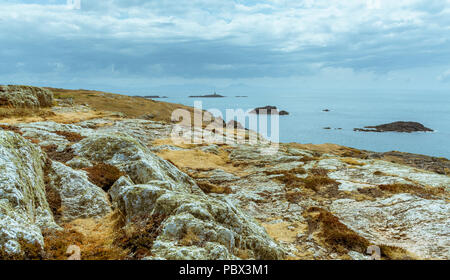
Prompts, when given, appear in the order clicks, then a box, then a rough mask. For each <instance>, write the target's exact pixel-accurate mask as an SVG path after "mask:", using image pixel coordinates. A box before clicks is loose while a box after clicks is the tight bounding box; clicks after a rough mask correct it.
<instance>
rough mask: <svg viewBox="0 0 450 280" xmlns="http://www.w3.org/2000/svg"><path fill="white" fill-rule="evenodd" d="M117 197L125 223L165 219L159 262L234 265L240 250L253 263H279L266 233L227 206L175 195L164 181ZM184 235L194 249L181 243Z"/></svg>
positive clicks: (198, 197) (157, 249)
mask: <svg viewBox="0 0 450 280" xmlns="http://www.w3.org/2000/svg"><path fill="white" fill-rule="evenodd" d="M117 193H118V195H117V196H116V203H117V205H118V207H119V209H120V210H121V211H122V213H124V214H125V215H126V218H127V221H128V222H129V223H131V222H132V221H133V219H135V218H139V219H142V217H146V216H147V217H149V216H151V215H154V214H159V215H161V214H162V215H165V216H166V217H167V219H166V220H165V221H164V222H163V223H162V225H161V233H160V234H159V236H158V237H157V239H156V241H155V242H154V245H153V248H152V253H153V254H155V256H156V257H158V258H163V259H177V260H181V259H201V260H210V259H236V258H237V256H236V254H238V252H239V250H247V252H248V253H249V255H250V257H252V258H255V259H280V258H282V257H283V254H284V253H283V251H282V249H281V248H280V247H279V246H278V245H277V244H276V243H275V242H274V241H273V240H272V239H271V238H270V237H269V236H268V235H267V233H266V232H265V230H264V229H263V228H262V227H261V226H259V225H258V224H257V223H256V222H255V221H254V220H253V219H252V218H250V217H249V216H246V215H245V214H243V213H242V212H241V211H240V210H238V209H237V208H236V207H234V206H233V205H232V204H231V203H229V202H227V201H226V200H219V199H215V198H212V197H209V196H206V195H196V194H191V193H186V192H182V191H173V190H172V187H171V186H170V185H169V184H167V183H166V182H162V181H152V182H149V183H148V184H146V185H134V186H124V187H121V188H120V190H118V192H117ZM187 233H191V234H192V235H194V236H195V237H196V242H195V243H193V244H186V243H185V242H183V239H184V238H185V237H186V234H187Z"/></svg>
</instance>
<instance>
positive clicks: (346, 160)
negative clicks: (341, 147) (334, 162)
mask: <svg viewBox="0 0 450 280" xmlns="http://www.w3.org/2000/svg"><path fill="white" fill-rule="evenodd" d="M340 160H341V161H342V162H343V163H346V164H350V165H354V166H364V165H366V164H365V163H362V162H359V161H357V160H356V159H354V158H341V159H340Z"/></svg>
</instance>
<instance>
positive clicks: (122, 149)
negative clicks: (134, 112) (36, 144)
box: [73, 134, 202, 193]
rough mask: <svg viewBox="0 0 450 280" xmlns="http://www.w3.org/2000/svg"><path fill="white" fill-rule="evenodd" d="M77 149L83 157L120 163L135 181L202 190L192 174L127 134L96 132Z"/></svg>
mask: <svg viewBox="0 0 450 280" xmlns="http://www.w3.org/2000/svg"><path fill="white" fill-rule="evenodd" d="M73 149H74V150H75V153H76V154H77V155H78V156H80V157H85V158H87V159H89V160H91V161H96V162H104V163H107V164H110V165H114V166H116V167H117V168H119V169H120V170H122V171H123V172H125V173H127V174H128V175H129V176H130V178H131V180H133V182H134V183H135V184H146V183H148V182H150V181H153V180H160V181H164V182H167V183H168V184H170V186H171V188H172V189H173V190H178V191H187V192H193V193H202V191H201V190H200V189H199V188H198V186H197V185H196V184H195V182H194V181H193V180H192V179H191V178H190V177H189V176H187V175H186V174H184V173H183V172H181V171H179V170H178V169H177V168H176V167H175V166H173V165H172V164H170V163H169V162H168V161H165V160H163V159H161V158H159V157H158V156H156V155H154V154H153V153H152V152H150V151H149V150H148V148H146V147H145V146H143V145H142V144H140V143H139V142H138V141H137V140H135V139H134V138H132V137H129V136H127V135H110V134H102V135H94V136H91V137H88V138H86V139H84V140H82V141H81V142H79V143H77V144H75V145H73Z"/></svg>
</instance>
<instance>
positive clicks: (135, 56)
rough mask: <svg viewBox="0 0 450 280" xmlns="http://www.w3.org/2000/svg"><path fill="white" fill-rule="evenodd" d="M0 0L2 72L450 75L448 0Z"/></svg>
mask: <svg viewBox="0 0 450 280" xmlns="http://www.w3.org/2000/svg"><path fill="white" fill-rule="evenodd" d="M66 2H67V1H65V0H61V1H57V0H54V1H50V0H47V1H31V0H28V1H25V0H24V1H5V0H0V43H1V47H0V84H5V83H7V84H10V83H20V84H34V85H42V86H44V85H48V86H57V87H66V88H92V89H101V90H111V91H115V92H129V93H133V94H134V93H147V92H149V91H151V92H161V93H169V92H170V91H180V92H192V91H199V90H201V91H208V90H210V89H211V88H212V87H217V88H219V89H221V90H227V89H228V90H231V89H232V90H233V91H235V92H245V91H257V90H262V89H264V90H268V91H270V90H275V89H281V90H286V91H292V92H296V91H297V90H298V89H301V88H305V87H306V88H316V87H317V88H362V89H364V88H374V87H375V88H376V87H385V88H414V89H419V88H422V89H446V88H449V87H450V0H396V1H392V0H348V1H340V0H327V1H325V0H304V1H300V0H293V1H288V0H269V1H256V0H253V1H243V0H241V1H236V0H235V1H231V0H226V1H223V0H222V1H218V0H189V1H187V0H177V1H174V0H172V1H169V0H158V1H152V0H151V1H148V0H147V1H143V0H142V1H141V0H130V1H125V0H103V1H96V0H81V9H80V10H78V9H72V8H70V7H68V6H67V5H66Z"/></svg>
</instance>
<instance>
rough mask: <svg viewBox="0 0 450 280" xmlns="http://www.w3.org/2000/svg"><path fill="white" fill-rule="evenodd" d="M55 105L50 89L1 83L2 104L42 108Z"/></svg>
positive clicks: (0, 102)
mask: <svg viewBox="0 0 450 280" xmlns="http://www.w3.org/2000/svg"><path fill="white" fill-rule="evenodd" d="M52 105H53V93H52V92H51V91H49V90H48V89H44V88H40V87H32V86H15V85H11V86H2V85H0V106H13V107H19V108H40V107H41V108H42V107H51V106H52Z"/></svg>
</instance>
